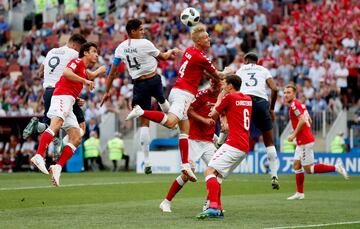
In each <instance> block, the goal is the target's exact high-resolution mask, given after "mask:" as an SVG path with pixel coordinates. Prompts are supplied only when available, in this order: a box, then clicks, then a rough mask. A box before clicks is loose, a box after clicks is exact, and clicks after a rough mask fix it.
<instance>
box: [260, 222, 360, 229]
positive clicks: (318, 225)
mask: <svg viewBox="0 0 360 229" xmlns="http://www.w3.org/2000/svg"><path fill="white" fill-rule="evenodd" d="M346 224H360V221H350V222H339V223H326V224H313V225H298V226H284V227H267V228H263V229H292V228H307V227H326V226H334V225H346Z"/></svg>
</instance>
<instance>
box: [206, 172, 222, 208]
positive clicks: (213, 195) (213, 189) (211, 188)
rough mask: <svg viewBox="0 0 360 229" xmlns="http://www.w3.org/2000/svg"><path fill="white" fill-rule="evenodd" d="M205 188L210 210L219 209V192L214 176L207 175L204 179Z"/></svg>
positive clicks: (218, 185)
mask: <svg viewBox="0 0 360 229" xmlns="http://www.w3.org/2000/svg"><path fill="white" fill-rule="evenodd" d="M205 180H206V188H207V190H208V197H209V201H210V208H219V192H220V184H219V182H218V181H217V179H216V177H215V175H213V174H211V175H208V176H207V177H206V178H205Z"/></svg>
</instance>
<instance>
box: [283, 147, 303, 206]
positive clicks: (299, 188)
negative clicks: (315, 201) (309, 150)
mask: <svg viewBox="0 0 360 229" xmlns="http://www.w3.org/2000/svg"><path fill="white" fill-rule="evenodd" d="M303 156H304V147H302V146H296V149H295V154H294V164H293V167H294V171H295V180H296V193H295V194H294V195H292V196H290V197H288V198H287V199H288V200H301V199H304V198H305V195H304V179H305V176H304V170H303V168H302V164H301V158H302V157H303Z"/></svg>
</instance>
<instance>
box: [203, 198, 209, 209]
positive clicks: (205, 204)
mask: <svg viewBox="0 0 360 229" xmlns="http://www.w3.org/2000/svg"><path fill="white" fill-rule="evenodd" d="M209 207H210V200H206V201H205V203H204V206H203V211H206V210H207V209H208V208H209Z"/></svg>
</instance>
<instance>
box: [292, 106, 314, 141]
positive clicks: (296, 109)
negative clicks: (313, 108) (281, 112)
mask: <svg viewBox="0 0 360 229" xmlns="http://www.w3.org/2000/svg"><path fill="white" fill-rule="evenodd" d="M301 115H304V118H305V122H306V124H305V125H304V126H303V128H302V129H301V130H300V132H299V133H298V135H297V136H296V144H297V145H305V144H308V143H311V142H314V141H315V138H314V135H313V134H312V132H311V128H310V127H311V125H310V122H309V119H310V116H309V113H308V111H307V109H306V107H305V105H304V104H302V103H300V102H299V100H297V99H295V100H294V101H293V102H292V103H291V105H290V109H289V116H290V120H291V125H292V127H293V129H294V130H295V129H296V126H297V124H298V123H299V118H300V116H301Z"/></svg>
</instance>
